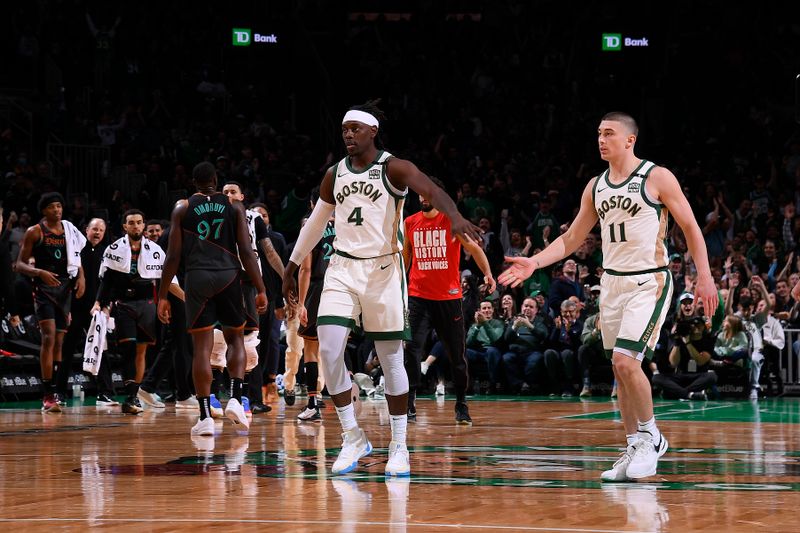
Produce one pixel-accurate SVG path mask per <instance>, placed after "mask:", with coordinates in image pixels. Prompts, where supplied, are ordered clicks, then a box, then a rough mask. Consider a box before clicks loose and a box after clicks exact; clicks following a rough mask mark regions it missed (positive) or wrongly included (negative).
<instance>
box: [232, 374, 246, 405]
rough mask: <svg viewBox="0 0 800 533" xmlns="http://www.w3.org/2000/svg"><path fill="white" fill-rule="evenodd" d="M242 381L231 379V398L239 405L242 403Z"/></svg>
mask: <svg viewBox="0 0 800 533" xmlns="http://www.w3.org/2000/svg"><path fill="white" fill-rule="evenodd" d="M243 382H244V380H242V379H239V378H231V398H234V399H235V400H236V401H238V402H239V403H241V401H242V383H243Z"/></svg>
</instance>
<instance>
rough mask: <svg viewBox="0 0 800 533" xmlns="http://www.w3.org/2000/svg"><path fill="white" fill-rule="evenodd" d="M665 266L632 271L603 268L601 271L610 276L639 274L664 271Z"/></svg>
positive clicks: (665, 269)
mask: <svg viewBox="0 0 800 533" xmlns="http://www.w3.org/2000/svg"><path fill="white" fill-rule="evenodd" d="M667 270H668V268H667V267H665V266H664V267H658V268H648V269H647V270H636V271H634V272H620V271H619V270H612V269H610V268H608V269H605V270H604V271H603V272H605V273H606V274H610V275H612V276H638V275H640V274H653V273H654V272H666V271H667Z"/></svg>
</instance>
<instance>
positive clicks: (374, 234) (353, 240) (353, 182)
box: [332, 151, 407, 259]
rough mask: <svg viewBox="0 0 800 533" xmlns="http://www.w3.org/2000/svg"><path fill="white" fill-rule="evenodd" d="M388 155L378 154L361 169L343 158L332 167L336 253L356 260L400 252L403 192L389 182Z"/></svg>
mask: <svg viewBox="0 0 800 533" xmlns="http://www.w3.org/2000/svg"><path fill="white" fill-rule="evenodd" d="M391 156H392V154H390V153H389V152H384V151H380V152H378V155H377V157H376V158H375V161H373V162H372V164H370V165H368V166H367V167H366V168H364V169H363V170H360V171H357V170H355V169H354V168H353V167H352V166H350V158H349V157H345V158H344V159H342V160H341V161H339V162H338V163H337V164H336V165H334V166H333V169H332V170H333V180H334V181H333V199H334V202H335V204H336V211H335V215H334V216H335V219H336V240H335V241H334V247H335V248H336V253H337V254H339V255H343V256H345V257H351V258H355V259H371V258H373V257H380V256H384V255H389V254H393V253H398V252H400V251H401V250H402V249H403V234H402V229H401V227H400V223H401V220H402V216H403V201H404V200H405V197H406V192H407V190H406V191H400V190H398V189H397V188H395V187H394V186H392V184H391V183H390V182H389V178H388V177H387V175H386V162H387V160H388V159H389V158H390V157H391Z"/></svg>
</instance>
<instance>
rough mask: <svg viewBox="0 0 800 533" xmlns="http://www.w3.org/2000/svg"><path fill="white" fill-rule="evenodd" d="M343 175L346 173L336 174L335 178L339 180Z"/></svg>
mask: <svg viewBox="0 0 800 533" xmlns="http://www.w3.org/2000/svg"><path fill="white" fill-rule="evenodd" d="M345 174H347V172H345V173H344V174H336V177H337V178H341V177H342V176H344V175H345Z"/></svg>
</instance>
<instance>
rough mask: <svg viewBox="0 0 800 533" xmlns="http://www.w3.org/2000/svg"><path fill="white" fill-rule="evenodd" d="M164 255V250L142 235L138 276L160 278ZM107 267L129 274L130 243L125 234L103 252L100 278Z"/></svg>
mask: <svg viewBox="0 0 800 533" xmlns="http://www.w3.org/2000/svg"><path fill="white" fill-rule="evenodd" d="M165 256H166V254H165V253H164V250H162V249H161V247H160V246H159V245H158V244H156V243H154V242H153V241H151V240H150V239H147V238H146V237H142V247H141V249H140V250H139V261H138V262H137V265H138V271H139V276H140V277H142V278H143V279H161V270H162V269H163V267H164V259H165V258H166V257H165ZM109 268H110V269H111V270H116V271H117V272H122V273H124V274H130V272H131V245H130V243H129V242H128V236H127V235H125V236H124V237H122V238H120V239H117V240H116V241H114V242H113V243H111V244H109V245H108V246H107V247H106V250H105V252H103V262H102V263H101V264H100V277H101V278H102V277H103V275H104V274H105V273H106V270H107V269H109Z"/></svg>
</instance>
